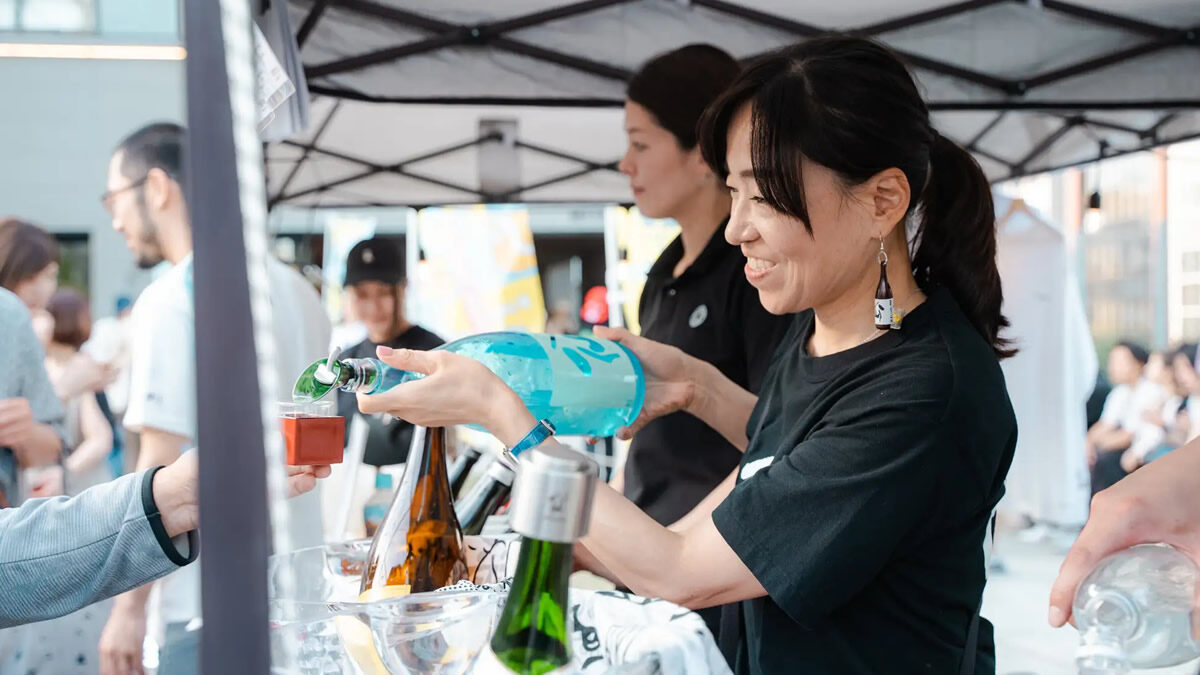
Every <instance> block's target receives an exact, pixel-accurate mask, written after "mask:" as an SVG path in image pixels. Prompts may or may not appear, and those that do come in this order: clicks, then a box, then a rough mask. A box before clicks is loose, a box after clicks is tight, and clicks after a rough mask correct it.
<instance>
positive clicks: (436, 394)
mask: <svg viewBox="0 0 1200 675" xmlns="http://www.w3.org/2000/svg"><path fill="white" fill-rule="evenodd" d="M377 353H378V355H379V359H380V360H382V361H383V362H384V363H386V364H388V365H389V366H392V367H393V368H399V369H401V370H410V371H413V372H417V373H422V374H424V375H425V377H423V378H421V379H419V380H413V381H411V382H406V383H404V384H402V385H400V386H398V387H393V388H391V389H389V390H388V391H385V392H381V393H379V394H359V395H358V409H359V410H361V411H362V412H364V413H368V414H373V413H387V414H389V415H391V416H392V417H398V418H400V419H402V420H405V421H407V422H412V423H413V424H418V425H420V426H423V427H448V426H452V425H455V424H478V425H480V426H482V427H484V428H485V429H487V430H488V431H491V432H492V433H493V434H496V433H497V427H498V426H500V422H501V421H502V420H503V419H504V418H505V416H508V417H511V416H513V413H514V412H516V411H518V410H524V409H525V407H524V405H523V404H522V403H521V400H520V399H519V398H517V395H516V394H515V393H514V392H513V390H512V389H509V388H508V385H506V384H505V383H504V381H503V380H501V379H500V378H499V377H496V375H495V374H494V373H492V371H490V370H488V368H487V366H485V365H483V364H482V363H480V362H478V361H476V360H475V359H471V358H467V357H465V356H459V355H458V354H451V353H450V352H445V351H430V352H423V351H416V350H412V349H397V350H392V349H389V348H388V347H379V349H378V352H377ZM517 406H520V407H519V408H517ZM501 440H504V439H501Z"/></svg>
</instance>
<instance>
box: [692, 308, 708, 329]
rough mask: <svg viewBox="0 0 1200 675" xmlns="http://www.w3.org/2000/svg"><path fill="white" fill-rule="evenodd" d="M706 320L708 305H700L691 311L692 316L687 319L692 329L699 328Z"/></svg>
mask: <svg viewBox="0 0 1200 675" xmlns="http://www.w3.org/2000/svg"><path fill="white" fill-rule="evenodd" d="M707 320H708V305H700V306H699V307H697V308H696V309H693V310H692V315H691V316H690V317H688V325H689V326H691V327H692V328H699V327H700V326H702V325H703V324H704V322H705V321H707Z"/></svg>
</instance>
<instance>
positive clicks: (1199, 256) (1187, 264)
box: [1183, 251, 1200, 272]
mask: <svg viewBox="0 0 1200 675" xmlns="http://www.w3.org/2000/svg"><path fill="white" fill-rule="evenodd" d="M1183 271H1184V272H1200V251H1192V252H1191V253H1184V254H1183Z"/></svg>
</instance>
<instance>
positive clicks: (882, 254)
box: [875, 237, 899, 330]
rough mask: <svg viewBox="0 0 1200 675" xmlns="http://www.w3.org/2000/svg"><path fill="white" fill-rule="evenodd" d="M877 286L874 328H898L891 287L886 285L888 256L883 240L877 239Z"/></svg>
mask: <svg viewBox="0 0 1200 675" xmlns="http://www.w3.org/2000/svg"><path fill="white" fill-rule="evenodd" d="M877 257H878V259H879V286H877V287H876V288H875V327H876V328H878V329H879V330H887V329H889V328H895V327H898V326H899V322H897V321H896V311H895V302H894V300H893V298H892V286H891V284H889V283H888V277H887V263H888V255H887V251H886V250H884V246H883V238H882V237H880V238H879V255H878V256H877Z"/></svg>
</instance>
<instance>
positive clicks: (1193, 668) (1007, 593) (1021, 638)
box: [983, 534, 1200, 675]
mask: <svg viewBox="0 0 1200 675" xmlns="http://www.w3.org/2000/svg"><path fill="white" fill-rule="evenodd" d="M1065 545H1066V542H1062V541H1059V542H1049V541H1043V542H1040V543H1036V544H1031V543H1027V542H1024V541H1021V540H1020V539H1019V538H1018V537H1017V536H1015V535H1013V534H1006V535H1001V536H999V537H997V541H996V555H997V556H998V557H999V559H1000V560H1001V561H1002V562H1003V564H1004V567H1005V568H1006V571H1005V572H1004V573H993V575H992V577H991V579H990V580H989V582H988V587H987V591H986V592H985V594H984V601H983V615H984V616H985V617H987V618H988V619H989V620H990V621H991V622H992V623H993V624H994V625H995V627H996V672H997V673H998V675H1030V674H1036V675H1074V673H1075V672H1076V670H1075V666H1074V650H1075V645H1076V644H1077V643H1078V634H1077V633H1076V632H1075V629H1073V628H1071V627H1069V626H1068V627H1066V628H1061V629H1057V630H1055V629H1053V628H1051V627H1050V625H1049V624H1047V623H1046V610H1047V604H1046V603H1047V600H1048V598H1049V595H1050V585H1051V584H1052V583H1053V582H1054V577H1055V576H1056V575H1057V573H1058V566H1059V565H1060V564H1061V563H1062V559H1063V554H1064V553H1065ZM1139 672H1144V673H1154V674H1156V675H1196V674H1197V673H1198V672H1200V663H1192V664H1189V665H1187V666H1184V667H1179V668H1162V669H1157V670H1147V671H1139Z"/></svg>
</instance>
